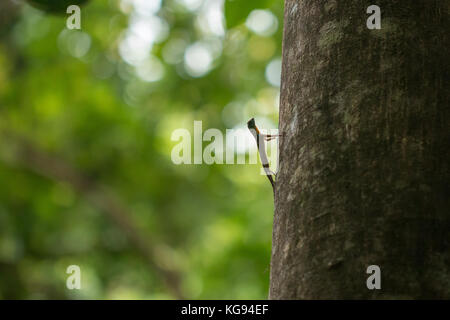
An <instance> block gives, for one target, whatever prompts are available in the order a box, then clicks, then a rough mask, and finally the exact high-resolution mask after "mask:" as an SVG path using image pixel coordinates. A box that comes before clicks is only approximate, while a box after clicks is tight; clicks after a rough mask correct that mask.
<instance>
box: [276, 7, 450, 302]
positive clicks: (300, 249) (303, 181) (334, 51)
mask: <svg viewBox="0 0 450 320" xmlns="http://www.w3.org/2000/svg"><path fill="white" fill-rule="evenodd" d="M372 4H376V5H378V6H380V7H381V16H382V20H381V27H382V28H381V30H369V29H368V28H367V27H366V19H367V18H368V17H369V14H367V13H366V9H367V7H368V6H369V5H372ZM449 11H450V1H447V0H438V1H434V0H401V1H400V0H397V1H395V0H377V1H362V0H328V1H325V0H286V1H285V22H284V23H285V26H284V42H283V71H282V87H281V107H280V131H281V132H282V133H284V136H283V138H282V139H281V142H280V169H279V173H278V175H277V182H276V195H275V218H274V232H273V249H272V262H271V284H270V295H269V297H270V298H272V299H316V298H317V299H325V298H329V299H341V298H348V299H366V298H367V299H371V298H386V299H390V298H406V299H408V298H412V299H420V298H447V299H448V298H450V203H449V197H450V196H449V188H448V187H449V185H448V184H449V181H450V175H449V162H450V157H449V146H450V137H449V128H450V124H449V116H450V115H449V79H450V73H449V60H450V53H449V48H450V43H449V36H448V33H449V30H450V24H449ZM369 265H378V266H380V268H381V290H369V289H368V288H367V286H366V280H367V278H368V277H369V274H367V273H366V269H367V267H368V266H369Z"/></svg>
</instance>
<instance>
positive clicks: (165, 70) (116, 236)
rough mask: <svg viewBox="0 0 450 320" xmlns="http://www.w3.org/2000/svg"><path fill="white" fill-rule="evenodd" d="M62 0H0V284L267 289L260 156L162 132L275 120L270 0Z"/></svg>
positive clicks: (40, 292) (277, 7)
mask: <svg viewBox="0 0 450 320" xmlns="http://www.w3.org/2000/svg"><path fill="white" fill-rule="evenodd" d="M62 3H64V6H62V9H61V5H60V7H58V6H57V5H56V4H61V1H58V0H53V1H52V0H32V1H31V0H30V1H25V0H23V1H19V0H1V1H0V299H176V298H190V299H266V298H267V295H268V285H269V263H270V250H271V237H272V218H273V199H272V190H271V186H270V183H269V182H268V181H267V179H266V178H265V177H264V176H262V175H260V165H259V164H253V165H250V164H245V165H237V164H235V165H225V164H224V165H206V164H203V165H175V164H173V163H172V161H171V150H172V148H173V147H174V146H175V145H176V144H177V142H175V141H171V134H172V132H173V130H175V129H177V128H186V129H188V130H190V131H191V132H192V131H193V121H194V120H199V121H202V122H203V130H206V129H208V128H218V129H220V130H221V131H222V132H223V133H225V130H226V129H232V128H241V127H245V125H246V122H247V120H248V119H249V118H251V117H255V118H256V123H257V124H258V125H259V126H260V127H263V128H265V129H270V128H276V127H277V122H278V99H279V84H280V72H281V70H280V69H281V38H282V15H283V14H282V11H283V1H282V0H234V1H228V0H101V1H100V0H91V1H76V0H73V1H62ZM67 3H68V4H82V3H83V4H82V6H81V30H69V29H67V28H66V20H67V18H68V17H69V16H70V14H67V13H66V12H65V6H66V5H67ZM243 138H245V137H243ZM246 151H248V150H241V151H240V152H246ZM69 265H78V266H80V268H81V287H82V289H81V290H69V289H67V288H66V279H67V277H68V274H66V269H67V267H68V266H69Z"/></svg>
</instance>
